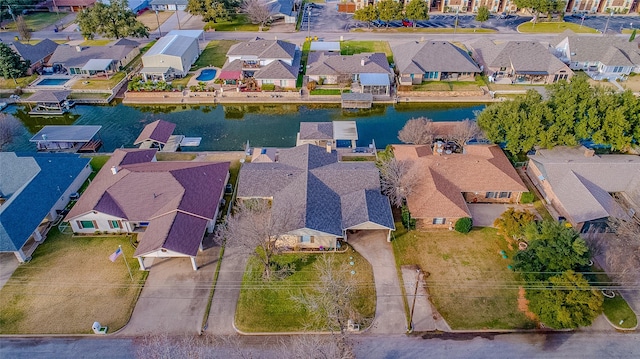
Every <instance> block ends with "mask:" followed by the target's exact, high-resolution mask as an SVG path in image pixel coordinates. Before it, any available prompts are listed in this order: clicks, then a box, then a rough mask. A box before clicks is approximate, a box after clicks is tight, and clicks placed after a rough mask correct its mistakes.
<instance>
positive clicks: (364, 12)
mask: <svg viewBox="0 0 640 359" xmlns="http://www.w3.org/2000/svg"><path fill="white" fill-rule="evenodd" d="M378 16H379V15H378V8H377V7H376V6H375V5H373V4H369V5H367V6H365V7H363V8H361V9H358V10H356V12H354V13H353V18H354V19H356V20H358V21H366V22H367V27H371V21H373V20H376V19H377V18H378Z"/></svg>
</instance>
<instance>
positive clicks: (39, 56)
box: [11, 39, 58, 64]
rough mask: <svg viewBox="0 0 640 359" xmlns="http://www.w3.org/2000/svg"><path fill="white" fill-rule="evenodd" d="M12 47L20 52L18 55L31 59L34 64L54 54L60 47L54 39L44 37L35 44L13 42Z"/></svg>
mask: <svg viewBox="0 0 640 359" xmlns="http://www.w3.org/2000/svg"><path fill="white" fill-rule="evenodd" d="M11 47H12V48H13V49H14V50H15V51H16V52H17V53H18V55H20V57H22V59H24V60H29V62H30V63H31V64H34V63H36V62H38V61H42V60H44V58H45V57H47V56H49V55H51V54H53V52H54V51H55V50H56V48H57V47H58V44H57V43H55V42H53V41H52V40H49V39H44V40H42V41H40V42H38V43H37V44H34V45H31V44H23V43H20V42H13V43H12V44H11Z"/></svg>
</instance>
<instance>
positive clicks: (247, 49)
mask: <svg viewBox="0 0 640 359" xmlns="http://www.w3.org/2000/svg"><path fill="white" fill-rule="evenodd" d="M295 52H296V45H295V44H292V43H290V42H286V41H282V40H265V39H262V38H259V37H256V38H255V39H253V40H250V41H245V42H241V43H239V44H235V45H233V46H231V48H230V49H229V51H227V57H229V56H254V57H256V58H259V59H293V57H294V55H295Z"/></svg>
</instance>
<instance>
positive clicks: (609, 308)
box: [602, 293, 638, 329]
mask: <svg viewBox="0 0 640 359" xmlns="http://www.w3.org/2000/svg"><path fill="white" fill-rule="evenodd" d="M602 307H603V310H604V315H606V316H607V318H608V319H609V321H610V322H611V323H613V324H615V325H617V326H619V327H620V328H625V329H631V328H634V327H635V326H637V325H638V317H637V316H636V313H634V312H633V310H631V308H630V307H629V304H627V301H625V300H624V298H622V297H621V296H620V294H618V293H616V296H615V297H613V298H607V297H605V298H604V304H603V306H602Z"/></svg>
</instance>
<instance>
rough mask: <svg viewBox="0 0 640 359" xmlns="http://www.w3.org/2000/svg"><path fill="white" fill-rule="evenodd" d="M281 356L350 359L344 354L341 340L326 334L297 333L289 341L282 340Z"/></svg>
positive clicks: (293, 358) (313, 358) (305, 358)
mask: <svg viewBox="0 0 640 359" xmlns="http://www.w3.org/2000/svg"><path fill="white" fill-rule="evenodd" d="M281 352H282V354H281V357H282V358H288V359H333V358H336V359H349V358H352V357H353V356H350V355H348V356H343V355H342V353H341V351H340V345H339V341H336V340H335V338H334V337H333V336H326V335H324V336H323V335H297V336H295V337H293V338H291V340H290V341H288V342H282V345H281Z"/></svg>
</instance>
